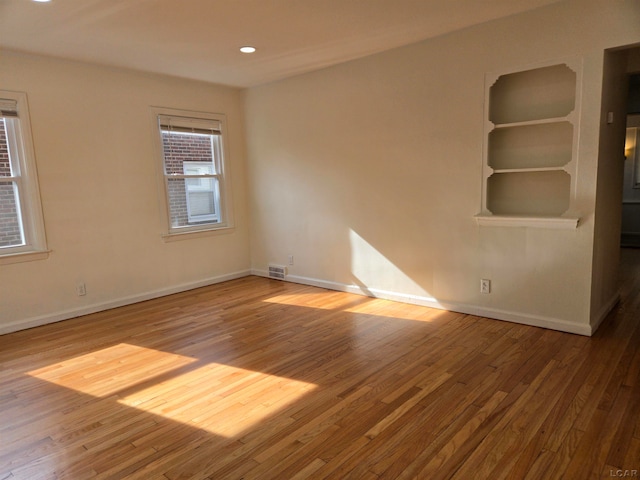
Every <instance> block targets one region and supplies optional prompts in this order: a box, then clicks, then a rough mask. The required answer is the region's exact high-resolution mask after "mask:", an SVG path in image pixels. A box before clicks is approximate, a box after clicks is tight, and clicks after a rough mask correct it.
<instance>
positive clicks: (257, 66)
mask: <svg viewBox="0 0 640 480" xmlns="http://www.w3.org/2000/svg"><path fill="white" fill-rule="evenodd" d="M557 1H559V0H52V1H51V2H50V3H37V2H33V1H31V0H0V46H1V47H2V48H8V49H11V50H17V51H24V52H30V53H36V54H43V55H51V56H56V57H62V58H69V59H75V60H83V61H89V62H95V63H100V64H106V65H112V66H119V67H127V68H134V69H137V70H143V71H149V72H156V73H164V74H170V75H177V76H181V77H186V78H192V79H198V80H205V81H208V82H214V83H221V84H225V85H233V86H237V87H247V86H254V85H258V84H262V83H267V82H270V81H274V80H278V79H281V78H285V77H288V76H292V75H297V74H300V73H304V72H308V71H312V70H316V69H319V68H323V67H326V66H329V65H333V64H336V63H340V62H344V61H347V60H352V59H355V58H359V57H363V56H366V55H370V54H372V53H376V52H381V51H384V50H389V49H391V48H395V47H399V46H402V45H407V44H410V43H414V42H417V41H420V40H424V39H427V38H431V37H434V36H437V35H441V34H444V33H447V32H450V31H454V30H458V29H461V28H464V27H468V26H471V25H474V24H478V23H482V22H486V21H489V20H492V19H495V18H499V17H504V16H507V15H512V14H516V13H519V12H523V11H526V10H531V9H534V8H538V7H541V6H544V5H547V4H550V3H555V2H557ZM246 44H249V45H254V46H255V47H256V48H257V49H258V51H257V52H256V53H254V54H250V55H248V54H242V53H240V52H239V50H238V49H239V47H240V46H242V45H246ZM0 62H1V57H0ZM0 67H1V64H0Z"/></svg>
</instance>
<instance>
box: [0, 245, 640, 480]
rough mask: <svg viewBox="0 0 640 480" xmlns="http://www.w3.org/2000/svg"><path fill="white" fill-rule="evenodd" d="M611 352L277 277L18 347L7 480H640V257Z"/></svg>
mask: <svg viewBox="0 0 640 480" xmlns="http://www.w3.org/2000/svg"><path fill="white" fill-rule="evenodd" d="M623 256H624V265H625V266H624V268H623V272H622V273H623V276H624V282H623V299H622V302H621V303H620V305H619V306H618V307H617V308H616V309H615V311H614V312H613V313H612V315H610V317H609V318H608V319H607V320H606V322H605V323H604V324H603V325H602V327H601V328H600V330H599V331H598V332H597V334H596V335H595V336H594V337H592V338H587V337H581V336H577V335H571V334H565V333H560V332H555V331H551V330H543V329H539V328H534V327H527V326H522V325H516V324H511V323H506V322H500V321H496V320H489V319H484V318H478V317H473V316H469V315H463V314H458V313H452V312H442V311H437V310H430V309H428V308H423V307H418V306H412V305H404V304H399V303H392V302H388V301H383V300H376V299H370V298H364V297H359V296H354V295H349V294H344V293H337V292H331V291H325V290H321V289H316V288H312V287H306V286H301V285H294V284H287V283H283V282H278V281H272V280H267V279H264V278H258V277H247V278H244V279H240V280H235V281H231V282H227V283H224V284H219V285H216V286H212V287H207V288H201V289H198V290H194V291H191V292H186V293H182V294H178V295H173V296H170V297H165V298H162V299H157V300H152V301H148V302H144V303H140V304H136V305H132V306H128V307H123V308H119V309H115V310H111V311H108V312H102V313H98V314H94V315H89V316H86V317H82V318H78V319H74V320H69V321H66V322H61V323H58V324H53V325H48V326H44V327H39V328H35V329H31V330H28V331H22V332H17V333H13V334H9V335H4V336H1V337H0V405H1V411H0V479H1V480H4V479H9V478H11V479H13V478H18V479H29V480H34V479H53V478H59V479H80V480H84V479H90V478H101V479H102V478H105V479H107V478H108V479H124V478H127V479H165V478H166V479H182V478H189V479H207V478H210V479H216V480H219V479H261V480H262V479H287V480H289V479H306V478H313V479H316V478H317V479H321V478H322V479H344V478H353V479H365V480H366V479H414V478H416V479H429V480H431V479H448V478H455V479H488V478H491V479H545V480H546V479H554V478H565V479H581V480H582V479H587V478H617V477H622V476H624V477H626V478H634V477H637V478H640V473H639V471H640V381H639V377H640V250H624V251H623Z"/></svg>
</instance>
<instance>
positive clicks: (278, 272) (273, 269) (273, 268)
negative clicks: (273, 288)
mask: <svg viewBox="0 0 640 480" xmlns="http://www.w3.org/2000/svg"><path fill="white" fill-rule="evenodd" d="M286 273H287V272H286V267H283V266H282V265H269V278H277V279H278V280H284V276H285V275H286Z"/></svg>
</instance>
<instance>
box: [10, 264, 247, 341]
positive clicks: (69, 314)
mask: <svg viewBox="0 0 640 480" xmlns="http://www.w3.org/2000/svg"><path fill="white" fill-rule="evenodd" d="M248 275H251V272H250V271H249V270H242V271H239V272H233V273H228V274H225V275H219V276H216V277H209V278H205V279H204V280H198V281H196V282H189V283H183V284H180V285H175V286H172V287H167V288H161V289H159V290H153V291H151V292H145V293H140V294H136V295H131V296H128V297H122V298H118V299H115V300H109V301H107V302H102V303H96V304H93V305H87V306H84V307H81V308H72V309H69V310H63V311H61V312H56V313H52V314H47V315H41V316H38V317H31V318H26V319H21V320H16V321H15V322H11V323H8V324H4V325H0V335H3V334H5V333H11V332H17V331H18V330H25V329H27V328H33V327H39V326H41V325H46V324H48V323H55V322H60V321H62V320H69V319H70V318H75V317H81V316H83V315H89V314H90V313H96V312H101V311H103V310H109V309H111V308H117V307H122V306H124V305H131V304H132V303H138V302H144V301H146V300H151V299H154V298H159V297H164V296H166V295H172V294H174V293H180V292H185V291H187V290H193V289H194V288H200V287H206V286H208V285H214V284H216V283H221V282H226V281H228V280H235V279H236V278H242V277H246V276H248Z"/></svg>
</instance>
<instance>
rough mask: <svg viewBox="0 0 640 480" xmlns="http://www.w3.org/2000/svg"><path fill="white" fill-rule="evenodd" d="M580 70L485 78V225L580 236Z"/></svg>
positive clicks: (550, 68) (572, 66)
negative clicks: (576, 205)
mask: <svg viewBox="0 0 640 480" xmlns="http://www.w3.org/2000/svg"><path fill="white" fill-rule="evenodd" d="M580 74H581V66H580V64H579V62H577V61H571V62H563V63H558V64H554V65H547V66H542V67H539V68H533V69H530V70H525V71H517V72H511V73H505V74H492V75H487V91H486V105H487V108H486V120H485V134H486V137H485V150H484V164H483V199H482V212H481V213H480V214H479V215H477V217H476V218H477V219H478V222H479V223H480V224H481V225H501V226H504V225H517V226H523V225H524V226H527V225H529V226H538V227H540V226H541V227H550V228H575V227H576V226H577V224H578V217H577V216H576V215H575V214H574V213H573V212H572V201H573V199H574V198H575V172H576V162H577V137H578V136H577V131H578V120H579V117H578V110H579V96H578V94H577V92H579V88H580Z"/></svg>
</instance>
